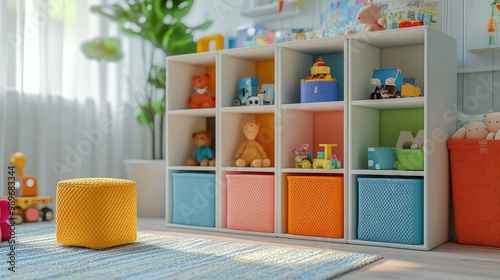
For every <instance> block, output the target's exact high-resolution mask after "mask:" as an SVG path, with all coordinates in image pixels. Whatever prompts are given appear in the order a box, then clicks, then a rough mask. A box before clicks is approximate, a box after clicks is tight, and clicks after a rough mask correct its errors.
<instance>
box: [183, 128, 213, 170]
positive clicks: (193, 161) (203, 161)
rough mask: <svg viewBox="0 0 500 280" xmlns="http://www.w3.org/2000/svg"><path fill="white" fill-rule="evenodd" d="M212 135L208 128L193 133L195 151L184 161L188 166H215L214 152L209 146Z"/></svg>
mask: <svg viewBox="0 0 500 280" xmlns="http://www.w3.org/2000/svg"><path fill="white" fill-rule="evenodd" d="M212 139H213V135H212V132H210V131H208V130H203V131H198V132H195V133H193V140H194V144H195V145H196V147H197V148H196V151H195V152H194V154H193V158H190V159H188V160H187V161H186V165H189V166H215V159H214V158H215V157H214V152H213V150H212V148H210V146H211V145H212Z"/></svg>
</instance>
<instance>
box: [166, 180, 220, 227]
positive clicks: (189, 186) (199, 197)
mask: <svg viewBox="0 0 500 280" xmlns="http://www.w3.org/2000/svg"><path fill="white" fill-rule="evenodd" d="M172 222H173V223H174V224H182V225H191V226H202V227H215V174H213V173H195V172H183V173H173V174H172Z"/></svg>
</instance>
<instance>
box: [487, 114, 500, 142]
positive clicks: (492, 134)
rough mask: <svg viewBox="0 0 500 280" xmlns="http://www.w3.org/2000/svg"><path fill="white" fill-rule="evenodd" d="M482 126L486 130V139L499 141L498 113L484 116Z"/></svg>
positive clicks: (499, 124)
mask: <svg viewBox="0 0 500 280" xmlns="http://www.w3.org/2000/svg"><path fill="white" fill-rule="evenodd" d="M484 125H486V129H487V130H488V136H486V139H495V140H500V112H492V113H488V114H485V115H484Z"/></svg>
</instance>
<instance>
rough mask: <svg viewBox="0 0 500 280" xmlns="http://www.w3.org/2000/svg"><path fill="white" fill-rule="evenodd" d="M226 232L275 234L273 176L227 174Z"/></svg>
mask: <svg viewBox="0 0 500 280" xmlns="http://www.w3.org/2000/svg"><path fill="white" fill-rule="evenodd" d="M226 178H227V228H229V229H235V230H246V231H257V232H274V175H265V174H228V175H226Z"/></svg>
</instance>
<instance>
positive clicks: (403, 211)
mask: <svg viewBox="0 0 500 280" xmlns="http://www.w3.org/2000/svg"><path fill="white" fill-rule="evenodd" d="M423 214H424V182H423V179H421V178H377V177H370V178H358V239H360V240H367V241H378V242H387V243H401V244H411V245H419V244H423V240H424V237H423V228H424V218H423Z"/></svg>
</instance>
